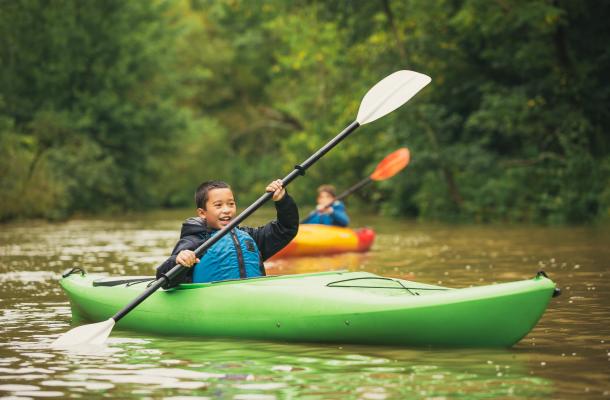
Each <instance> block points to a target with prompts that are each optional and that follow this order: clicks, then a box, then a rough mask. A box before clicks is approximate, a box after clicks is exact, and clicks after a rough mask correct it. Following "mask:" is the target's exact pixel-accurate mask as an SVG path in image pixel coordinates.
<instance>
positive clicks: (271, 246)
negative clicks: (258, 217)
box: [241, 193, 299, 260]
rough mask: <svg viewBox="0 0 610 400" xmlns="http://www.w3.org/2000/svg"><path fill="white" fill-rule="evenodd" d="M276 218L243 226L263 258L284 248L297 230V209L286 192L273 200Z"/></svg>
mask: <svg viewBox="0 0 610 400" xmlns="http://www.w3.org/2000/svg"><path fill="white" fill-rule="evenodd" d="M275 210H276V212H277V220H276V221H271V222H269V223H268V224H266V225H263V226H261V227H258V228H248V227H243V228H241V229H243V230H244V231H245V232H247V233H248V234H249V235H250V236H252V238H253V239H254V241H255V242H256V245H257V246H258V249H259V250H260V252H261V255H262V257H263V260H266V259H268V258H269V257H271V256H272V255H274V254H275V253H277V252H278V251H280V250H281V249H283V248H284V246H286V245H287V244H288V243H289V242H290V241H291V240H292V239H293V238H294V237H295V236H296V235H297V232H298V230H299V209H298V208H297V205H296V203H295V202H294V200H293V198H292V197H290V195H288V193H286V194H285V195H284V197H283V198H282V200H280V201H276V202H275Z"/></svg>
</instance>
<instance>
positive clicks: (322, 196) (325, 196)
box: [317, 192, 335, 206]
mask: <svg viewBox="0 0 610 400" xmlns="http://www.w3.org/2000/svg"><path fill="white" fill-rule="evenodd" d="M334 201H335V197H334V196H333V195H332V194H330V193H328V192H320V193H318V199H317V202H318V205H319V206H328V205H330V204H332V203H333V202H334Z"/></svg>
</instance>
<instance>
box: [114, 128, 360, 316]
mask: <svg viewBox="0 0 610 400" xmlns="http://www.w3.org/2000/svg"><path fill="white" fill-rule="evenodd" d="M359 126H360V124H359V123H358V121H354V122H352V123H351V124H350V125H348V126H347V128H345V129H344V130H343V131H342V132H341V133H339V134H338V135H337V136H335V137H334V138H333V139H331V140H330V141H329V142H328V143H326V144H325V145H324V146H323V147H322V148H320V149H319V150H318V151H316V152H315V153H314V154H312V155H311V156H310V157H309V158H308V159H307V160H305V161H303V162H302V163H301V164H298V165H295V167H294V170H293V171H292V172H291V173H289V174H288V175H286V176H285V177H284V179H282V185H283V186H284V187H286V186H288V184H290V182H292V181H293V180H295V179H296V178H297V177H298V176H299V175H305V170H307V168H309V167H311V166H312V165H313V164H314V163H315V162H316V161H318V160H319V159H320V158H322V156H324V154H326V153H328V152H329V151H330V150H332V148H333V147H335V146H336V145H337V144H339V142H341V141H342V140H343V139H345V138H346V137H347V136H348V135H349V134H350V133H352V132H353V131H355V130H356V129H357V128H358V127H359ZM272 197H273V193H271V192H266V193H265V194H264V195H262V196H261V197H259V198H258V200H256V201H255V202H254V203H252V204H251V205H250V206H249V207H248V208H246V209H245V210H244V211H242V212H241V213H240V214H239V215H238V216H237V217H235V219H233V220H232V221H231V223H229V225H227V226H225V227H224V228H222V229H221V230H220V231H219V232H218V233H217V234H216V235H214V236H212V237H211V238H209V239H208V240H206V241H205V242H203V243H202V244H201V246H199V247H197V249H195V254H196V255H197V257H201V255H202V254H203V253H205V251H206V250H208V249H209V248H210V247H212V246H213V245H214V244H215V243H216V242H218V241H219V240H220V239H221V238H222V237H223V236H224V235H226V234H227V233H228V232H229V231H231V230H232V229H233V228H235V227H236V226H237V225H239V224H240V223H241V222H242V221H243V220H245V219H246V218H248V217H249V216H250V215H251V214H252V213H253V212H254V211H256V210H257V209H259V208H260V207H261V206H262V205H263V204H265V203H266V202H267V201H268V200H269V199H271V198H272ZM184 268H187V267H185V266H183V265H180V264H176V265H175V266H174V267H173V268H172V269H171V270H169V272H168V273H166V274H164V275H163V276H161V277H160V278H159V279H157V280H155V281H154V282H152V283H151V284H150V285H149V286H148V287H147V288H146V290H145V291H144V292H142V294H140V295H139V296H138V297H136V298H135V299H133V300H132V301H131V303H129V304H127V305H126V306H125V307H123V309H121V310H120V311H119V312H117V313H116V314H115V315H114V316H113V317H112V319H114V320H115V322H118V321H119V320H120V319H121V318H123V317H124V316H125V315H127V314H128V313H129V312H130V311H131V310H133V309H134V308H136V307H137V306H138V305H139V304H140V303H141V302H143V301H144V300H146V299H147V298H148V296H150V295H151V294H153V293H154V292H155V291H156V290H157V289H159V288H160V287H162V286H163V285H165V284H166V283H168V282H170V281H171V280H172V279H173V278H174V277H176V276H177V275H179V274H180V273H181V272H182V270H183V269H184Z"/></svg>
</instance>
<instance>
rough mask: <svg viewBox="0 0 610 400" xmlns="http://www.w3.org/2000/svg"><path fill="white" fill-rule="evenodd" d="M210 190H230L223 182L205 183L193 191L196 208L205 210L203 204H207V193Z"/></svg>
mask: <svg viewBox="0 0 610 400" xmlns="http://www.w3.org/2000/svg"><path fill="white" fill-rule="evenodd" d="M212 189H231V186H229V184H228V183H226V182H223V181H205V182H203V183H202V184H201V185H199V187H197V190H196V191H195V204H196V205H197V208H202V209H204V210H205V209H206V208H205V203H207V202H208V198H209V197H208V193H209V192H210V190H212Z"/></svg>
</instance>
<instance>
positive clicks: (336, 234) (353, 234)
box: [272, 224, 375, 259]
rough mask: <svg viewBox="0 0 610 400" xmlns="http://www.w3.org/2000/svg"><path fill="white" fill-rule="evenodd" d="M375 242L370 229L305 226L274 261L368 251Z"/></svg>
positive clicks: (373, 234)
mask: <svg viewBox="0 0 610 400" xmlns="http://www.w3.org/2000/svg"><path fill="white" fill-rule="evenodd" d="M374 240H375V232H374V231H373V230H372V229H370V228H359V229H356V230H354V229H349V228H342V227H339V226H330V225H317V224H303V225H299V233H297V235H296V237H295V238H294V239H292V241H291V242H290V243H288V245H287V246H286V247H284V248H283V249H282V250H280V251H279V252H278V253H276V254H275V255H274V256H273V257H272V259H278V258H286V257H300V256H318V255H325V254H337V253H346V252H353V251H357V252H364V251H368V250H369V249H370V248H371V246H372V245H373V241H374Z"/></svg>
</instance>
